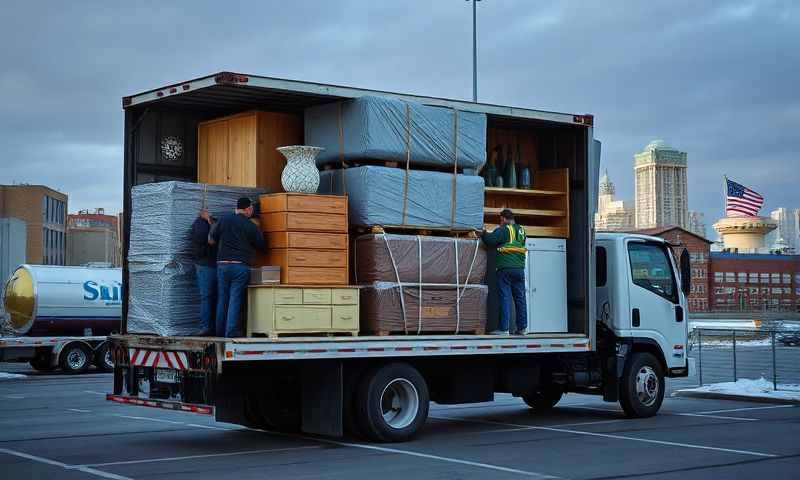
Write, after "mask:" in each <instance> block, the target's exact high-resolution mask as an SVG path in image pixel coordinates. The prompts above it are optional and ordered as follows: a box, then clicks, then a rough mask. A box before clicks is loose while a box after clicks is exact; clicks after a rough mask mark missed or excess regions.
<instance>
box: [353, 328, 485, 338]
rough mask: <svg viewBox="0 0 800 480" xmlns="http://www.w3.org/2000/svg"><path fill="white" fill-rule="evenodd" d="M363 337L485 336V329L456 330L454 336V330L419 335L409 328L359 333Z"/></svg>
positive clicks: (422, 332)
mask: <svg viewBox="0 0 800 480" xmlns="http://www.w3.org/2000/svg"><path fill="white" fill-rule="evenodd" d="M361 334H362V336H363V335H376V336H378V337H388V336H390V335H402V336H412V335H485V334H486V329H483V328H477V329H471V330H461V329H459V330H458V334H456V332H455V330H451V331H445V330H437V331H430V330H423V331H421V332H420V333H417V331H416V329H413V328H409V329H408V333H406V332H404V331H402V330H400V331H384V330H381V331H378V332H375V333H370V332H361Z"/></svg>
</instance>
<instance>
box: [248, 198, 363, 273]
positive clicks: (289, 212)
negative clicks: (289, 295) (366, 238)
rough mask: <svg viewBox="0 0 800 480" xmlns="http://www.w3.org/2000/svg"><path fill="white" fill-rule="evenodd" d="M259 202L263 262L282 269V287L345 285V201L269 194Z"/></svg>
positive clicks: (344, 199) (346, 264)
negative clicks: (265, 248)
mask: <svg viewBox="0 0 800 480" xmlns="http://www.w3.org/2000/svg"><path fill="white" fill-rule="evenodd" d="M259 204H260V205H259V206H260V207H261V209H260V212H261V214H260V217H261V218H260V224H261V229H262V231H264V233H265V235H266V239H267V247H268V249H269V250H268V252H267V255H266V261H265V264H266V265H275V266H280V267H281V283H282V284H292V285H321V284H324V285H347V284H348V280H349V278H350V275H349V273H348V267H349V261H348V251H349V250H348V247H349V245H348V236H347V197H342V196H336V195H316V194H305V193H274V194H267V195H261V196H260V197H259Z"/></svg>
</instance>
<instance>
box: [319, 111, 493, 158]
mask: <svg viewBox="0 0 800 480" xmlns="http://www.w3.org/2000/svg"><path fill="white" fill-rule="evenodd" d="M305 142H306V144H307V145H314V146H317V147H324V148H325V150H324V151H323V152H322V153H320V155H319V156H318V157H317V164H318V165H326V164H331V163H340V162H341V160H342V158H343V159H344V160H346V161H350V162H356V163H357V162H358V161H359V160H383V161H396V162H402V163H403V164H405V162H406V159H407V158H408V159H409V162H410V164H411V165H412V166H428V167H443V168H447V167H449V168H452V167H453V165H454V163H456V162H457V163H458V167H459V168H465V169H474V170H476V171H477V170H480V169H481V168H482V167H483V165H484V164H485V163H486V115H485V114H483V113H475V112H465V111H460V110H459V111H456V110H453V109H450V108H444V107H431V106H427V105H422V104H420V103H414V102H405V101H402V100H396V99H390V98H385V97H370V96H365V97H360V98H355V99H352V100H344V101H341V102H336V103H329V104H326V105H320V106H316V107H310V108H307V109H306V111H305ZM456 153H457V155H456Z"/></svg>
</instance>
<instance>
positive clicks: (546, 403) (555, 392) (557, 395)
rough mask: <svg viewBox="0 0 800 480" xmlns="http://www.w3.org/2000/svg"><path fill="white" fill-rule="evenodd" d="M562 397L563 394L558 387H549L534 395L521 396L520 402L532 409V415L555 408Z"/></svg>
mask: <svg viewBox="0 0 800 480" xmlns="http://www.w3.org/2000/svg"><path fill="white" fill-rule="evenodd" d="M563 395H564V392H563V390H562V389H561V388H560V387H559V386H557V385H550V386H547V387H545V388H543V389H542V390H539V391H537V392H535V393H532V394H529V395H523V396H522V400H524V401H525V403H527V404H528V406H529V407H531V408H532V409H533V411H534V413H541V412H545V411H547V410H550V409H551V408H553V407H555V406H556V404H557V403H558V402H559V400H561V397H562V396H563Z"/></svg>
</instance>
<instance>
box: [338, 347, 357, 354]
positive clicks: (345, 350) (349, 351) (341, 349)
mask: <svg viewBox="0 0 800 480" xmlns="http://www.w3.org/2000/svg"><path fill="white" fill-rule="evenodd" d="M338 351H339V352H342V353H354V352H355V351H356V349H355V348H340V349H339V350H338Z"/></svg>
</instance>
